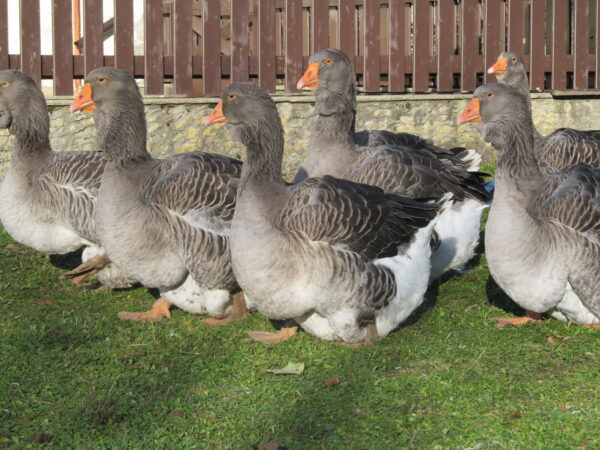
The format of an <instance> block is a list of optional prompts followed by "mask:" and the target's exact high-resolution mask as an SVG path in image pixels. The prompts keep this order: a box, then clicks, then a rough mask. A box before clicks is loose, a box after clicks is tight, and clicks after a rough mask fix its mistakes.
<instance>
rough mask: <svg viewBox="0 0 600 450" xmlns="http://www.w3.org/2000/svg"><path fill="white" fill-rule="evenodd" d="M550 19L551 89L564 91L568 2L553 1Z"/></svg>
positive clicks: (567, 0) (565, 0) (563, 0)
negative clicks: (551, 28) (551, 29)
mask: <svg viewBox="0 0 600 450" xmlns="http://www.w3.org/2000/svg"><path fill="white" fill-rule="evenodd" d="M552 18H553V19H552V20H553V23H552V27H553V31H552V89H557V90H564V89H566V88H567V62H566V61H565V60H566V56H567V39H568V38H569V36H568V29H569V0H554V9H553V12H552Z"/></svg>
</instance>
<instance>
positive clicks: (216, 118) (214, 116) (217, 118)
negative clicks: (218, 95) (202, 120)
mask: <svg viewBox="0 0 600 450" xmlns="http://www.w3.org/2000/svg"><path fill="white" fill-rule="evenodd" d="M215 123H227V117H225V116H224V115H223V100H219V103H217V106H215V109H213V110H212V112H211V113H210V116H208V119H206V125H214V124H215Z"/></svg>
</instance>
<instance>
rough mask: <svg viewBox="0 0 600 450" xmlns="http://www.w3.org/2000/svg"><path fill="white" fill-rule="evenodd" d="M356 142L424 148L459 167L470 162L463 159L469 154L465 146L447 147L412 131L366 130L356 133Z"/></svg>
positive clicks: (367, 145) (431, 154)
mask: <svg viewBox="0 0 600 450" xmlns="http://www.w3.org/2000/svg"><path fill="white" fill-rule="evenodd" d="M354 142H355V143H356V144H357V145H360V146H362V147H377V146H380V145H398V146H403V147H408V148H409V149H410V150H413V151H414V150H422V151H425V152H427V153H428V154H429V155H430V156H434V157H436V158H439V159H440V161H443V162H444V163H449V164H453V165H456V166H459V167H466V166H467V165H468V164H467V163H465V161H463V160H462V158H464V157H465V156H467V152H468V150H467V149H466V148H464V147H455V148H450V149H445V148H442V147H438V146H437V145H434V144H433V143H432V142H431V141H430V140H429V139H424V138H422V137H420V136H417V135H415V134H410V133H393V132H391V131H387V130H365V131H359V132H357V133H355V134H354Z"/></svg>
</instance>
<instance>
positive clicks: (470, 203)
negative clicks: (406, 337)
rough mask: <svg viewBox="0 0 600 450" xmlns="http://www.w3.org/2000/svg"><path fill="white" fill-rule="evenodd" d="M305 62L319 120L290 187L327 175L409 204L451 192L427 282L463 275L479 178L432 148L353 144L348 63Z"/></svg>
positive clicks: (475, 230) (330, 53) (328, 54)
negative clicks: (446, 275) (402, 197)
mask: <svg viewBox="0 0 600 450" xmlns="http://www.w3.org/2000/svg"><path fill="white" fill-rule="evenodd" d="M309 62H310V64H309V68H308V69H307V71H306V73H305V74H304V76H303V77H302V79H301V82H300V83H299V86H308V87H310V88H312V89H315V98H316V109H317V112H318V114H319V116H318V119H317V121H316V122H315V125H314V128H313V133H312V135H311V137H310V141H309V147H308V152H307V155H306V158H305V160H304V163H303V165H302V168H301V169H300V170H299V171H298V174H297V175H296V179H295V180H294V181H295V182H298V181H300V180H302V179H303V178H304V177H306V176H311V177H312V176H323V175H332V176H334V177H339V178H344V179H348V180H350V181H355V182H359V183H366V184H371V185H374V186H378V187H380V188H382V189H384V190H385V191H386V192H392V193H397V194H400V195H406V196H408V197H411V198H425V197H430V198H439V197H440V196H441V195H443V194H444V193H445V192H452V193H453V194H454V200H455V202H454V205H453V207H452V208H450V209H449V210H448V212H447V214H446V215H445V216H444V217H442V218H440V220H439V221H438V222H437V225H436V227H435V233H436V237H437V243H438V244H439V245H438V246H437V248H436V250H435V252H434V254H433V257H432V261H431V264H432V270H431V280H432V281H433V280H435V279H438V278H439V277H440V276H441V275H442V274H443V273H445V272H447V271H450V270H458V271H460V270H462V269H463V268H464V266H465V265H466V264H467V263H468V262H469V261H470V260H471V259H472V257H473V256H474V254H475V249H476V247H477V243H478V242H479V235H480V222H481V215H482V213H483V210H484V209H485V208H486V203H487V201H488V199H489V194H488V192H487V190H486V188H485V183H484V180H483V178H482V177H480V176H479V174H478V173H472V172H468V171H467V170H466V168H465V167H464V166H463V165H462V164H455V163H453V162H452V160H451V159H448V158H446V159H445V160H443V161H442V160H440V159H439V158H438V157H437V156H436V155H435V154H433V153H432V152H430V151H429V150H428V148H429V147H428V148H421V149H419V148H414V147H406V146H398V145H394V146H390V145H383V146H369V147H365V146H357V145H356V144H355V135H354V121H355V110H356V107H355V106H356V86H355V81H354V69H353V68H352V64H351V63H350V61H349V60H348V58H347V57H346V55H344V54H343V53H342V52H340V51H338V50H333V49H327V50H323V51H320V52H317V53H315V54H313V55H312V56H311V57H310V60H309Z"/></svg>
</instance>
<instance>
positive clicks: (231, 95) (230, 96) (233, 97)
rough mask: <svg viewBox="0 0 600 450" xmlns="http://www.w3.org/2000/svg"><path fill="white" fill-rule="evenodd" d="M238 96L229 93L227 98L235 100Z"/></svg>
mask: <svg viewBox="0 0 600 450" xmlns="http://www.w3.org/2000/svg"><path fill="white" fill-rule="evenodd" d="M236 98H237V97H236V96H235V95H233V94H229V95H228V96H227V100H235V99H236Z"/></svg>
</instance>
